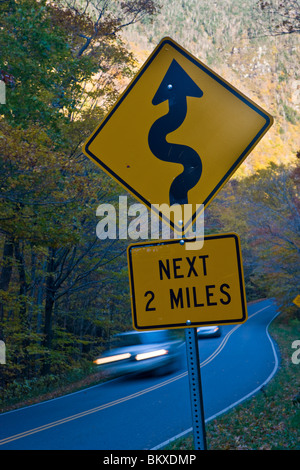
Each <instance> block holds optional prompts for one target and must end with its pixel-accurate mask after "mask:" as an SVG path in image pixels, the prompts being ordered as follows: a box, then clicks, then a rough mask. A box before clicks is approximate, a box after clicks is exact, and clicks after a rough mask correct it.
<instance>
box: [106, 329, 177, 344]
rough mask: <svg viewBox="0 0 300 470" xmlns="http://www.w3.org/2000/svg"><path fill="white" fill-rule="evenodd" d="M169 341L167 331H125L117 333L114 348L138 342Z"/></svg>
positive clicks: (113, 342)
mask: <svg viewBox="0 0 300 470" xmlns="http://www.w3.org/2000/svg"><path fill="white" fill-rule="evenodd" d="M164 341H168V335H167V332H166V331H145V332H143V333H135V332H132V333H125V334H121V335H116V336H115V337H114V339H113V341H112V348H124V347H126V346H135V345H137V344H151V343H162V342H164Z"/></svg>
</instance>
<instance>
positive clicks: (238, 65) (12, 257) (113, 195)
mask: <svg viewBox="0 0 300 470" xmlns="http://www.w3.org/2000/svg"><path fill="white" fill-rule="evenodd" d="M160 3H162V2H160ZM0 30H1V35H0V51H1V52H0V54H1V55H0V71H1V72H0V73H1V75H0V79H1V80H2V81H3V82H4V83H5V90H6V100H5V103H1V104H0V142H1V156H0V167H1V172H0V184H1V192H0V340H2V341H4V342H5V345H6V364H0V380H1V383H0V386H1V390H0V399H2V400H4V397H5V396H6V397H7V396H13V395H14V394H15V395H18V394H20V393H22V391H24V390H25V391H26V390H28V389H30V388H32V387H37V386H38V385H39V384H43V385H44V386H48V385H49V384H53V383H58V381H59V380H60V379H61V378H62V377H67V376H69V375H70V376H72V377H73V378H74V377H75V376H76V374H78V376H79V375H80V374H88V373H89V372H91V370H92V360H93V358H94V356H95V355H97V354H98V353H99V352H101V351H102V350H103V349H104V348H105V347H107V346H108V345H109V342H110V339H111V337H112V335H113V334H114V333H116V332H120V331H124V330H128V329H131V328H132V321H131V309H130V293H129V282H128V271H127V258H126V249H127V246H128V243H129V240H125V239H114V240H109V239H107V240H100V239H99V238H97V236H96V225H97V222H98V218H97V216H96V210H97V207H98V206H99V204H101V203H114V202H115V203H116V207H117V201H118V198H119V196H120V195H125V194H126V193H125V191H124V190H123V189H121V188H120V187H119V186H118V185H117V184H116V183H115V182H114V181H113V180H112V179H111V178H110V177H108V176H107V175H106V174H105V173H104V172H103V171H102V170H100V169H99V168H98V167H97V166H96V165H95V164H94V163H92V162H91V161H90V160H89V159H88V158H87V157H85V156H84V155H83V153H82V145H83V142H84V141H85V140H86V138H87V137H89V135H90V134H91V132H92V131H93V130H94V128H95V127H96V126H97V125H98V124H99V123H100V122H101V120H102V119H103V117H104V116H105V114H106V113H107V111H108V110H109V109H110V107H111V106H112V105H113V103H114V102H115V101H116V99H117V98H118V96H119V94H120V93H121V92H122V91H123V90H124V88H125V87H126V85H127V84H128V83H129V81H130V80H131V78H132V77H133V76H134V74H135V73H136V72H137V70H138V69H139V67H140V66H141V64H142V62H143V61H144V60H145V58H146V57H147V56H148V55H149V54H150V53H151V51H152V50H153V48H154V47H155V46H156V44H157V43H158V42H159V40H160V39H161V38H162V37H163V36H166V35H167V36H171V37H172V38H173V39H174V40H176V41H177V42H179V43H180V44H182V45H183V46H184V47H185V48H187V49H188V50H189V51H190V52H191V53H193V54H194V55H196V56H197V57H198V58H199V59H200V60H202V61H203V62H205V63H206V64H207V65H209V66H210V67H211V68H213V69H214V70H215V71H216V72H217V73H219V74H220V75H221V76H223V77H224V78H225V79H227V80H228V81H229V82H231V83H233V85H235V86H236V87H237V88H239V89H240V90H241V91H242V92H244V93H245V94H246V95H248V96H249V97H250V98H252V99H253V100H254V101H256V102H257V103H258V104H260V105H261V106H262V107H264V108H265V109H266V110H268V112H270V113H271V114H272V115H273V116H274V119H275V123H274V125H273V127H272V129H271V130H270V132H269V133H268V134H267V135H266V136H265V137H264V139H263V140H262V141H261V142H260V143H259V145H258V146H257V148H256V149H255V150H254V151H253V152H252V153H251V155H250V156H249V157H248V158H247V159H246V161H245V162H244V163H243V164H242V166H241V167H240V169H239V170H238V171H237V173H236V174H235V175H234V177H232V178H231V180H230V181H229V182H228V183H227V184H226V185H225V187H224V188H223V189H222V191H221V192H220V193H219V195H218V196H217V197H216V198H215V200H214V201H213V202H212V203H211V205H210V206H209V207H208V209H207V210H206V212H205V232H206V233H207V234H209V233H222V232H229V231H230V232H232V231H235V232H236V233H238V234H239V236H240V238H241V243H242V254H243V265H244V274H245V284H246V294H247V300H248V302H250V301H255V300H258V299H261V298H266V297H268V298H271V297H272V298H274V299H275V300H276V302H277V305H278V308H279V309H280V310H281V312H282V315H284V316H285V319H286V322H287V323H288V322H293V321H299V319H300V314H299V312H300V310H299V308H298V307H297V306H296V305H295V304H294V303H293V299H294V298H295V297H296V296H297V295H298V294H300V291H299V285H300V272H299V266H300V263H299V255H300V243H299V233H300V202H299V182H300V142H299V135H300V133H299V107H300V78H299V68H298V65H297V64H299V51H300V49H299V4H298V2H297V1H295V0H288V1H286V2H284V3H283V2H280V1H277V0H274V1H271V0H270V1H269V2H264V1H256V0H255V1H254V0H243V1H238V0H220V1H218V2H212V1H209V0H203V1H197V0H181V1H179V0H170V1H168V2H164V4H163V5H160V4H159V2H157V1H156V0H124V1H116V0H58V1H47V0H5V1H3V0H2V1H0ZM128 197H129V198H131V196H129V195H128ZM132 202H134V201H133V199H132Z"/></svg>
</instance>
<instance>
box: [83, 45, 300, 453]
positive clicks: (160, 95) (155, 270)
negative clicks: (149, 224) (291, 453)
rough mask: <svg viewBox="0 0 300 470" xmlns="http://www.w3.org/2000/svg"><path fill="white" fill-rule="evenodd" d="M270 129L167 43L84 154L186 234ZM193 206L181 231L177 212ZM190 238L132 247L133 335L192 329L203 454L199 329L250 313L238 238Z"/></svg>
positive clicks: (252, 106)
mask: <svg viewBox="0 0 300 470" xmlns="http://www.w3.org/2000/svg"><path fill="white" fill-rule="evenodd" d="M272 123H273V118H272V116H271V115H270V114H269V113H267V112H266V111H265V110H264V109H262V108H261V107H260V106H259V105H257V104H256V103H254V102H253V101H252V100H251V99H249V98H248V97H246V96H245V95H244V94H243V93H241V92H240V91H239V90H237V89H236V88H235V87H234V86H232V85H231V84H230V83H228V82H227V81H226V80H224V79H223V78H222V77H220V76H219V75H218V74H216V73H215V72H213V71H212V70H211V69H210V68H209V67H207V66H206V65H205V64H203V63H202V62H201V61H199V60H198V59H197V58H195V57H194V56H193V55H192V54H190V53H189V52H188V51H186V50H185V49H184V48H183V47H181V46H180V45H179V44H177V43H176V42H175V41H173V40H172V39H171V38H168V37H166V38H163V39H162V40H161V41H160V43H159V44H158V45H157V47H156V48H155V50H154V51H153V52H152V54H151V55H150V56H149V58H148V59H147V61H146V62H145V63H144V65H143V66H142V68H141V69H140V71H139V72H138V73H137V75H136V76H135V77H134V79H133V80H132V81H131V83H130V84H129V85H128V87H127V88H126V90H125V91H124V92H123V93H122V95H121V96H120V98H119V99H118V101H117V102H116V104H115V105H114V106H113V108H112V109H111V110H110V112H109V113H108V114H107V116H106V117H105V118H104V119H103V121H102V122H101V123H100V124H99V126H98V127H97V128H96V129H95V130H94V132H93V133H92V135H91V136H90V137H89V139H88V140H87V141H86V143H85V144H84V147H83V152H84V153H85V154H86V155H87V156H88V157H89V158H90V159H91V160H93V161H94V162H95V163H96V164H97V165H99V166H100V168H102V169H103V170H104V171H105V172H106V173H107V174H109V175H110V176H112V177H113V178H114V179H115V180H116V181H117V182H118V183H119V184H120V185H121V186H122V187H123V188H125V189H126V190H127V191H129V192H130V193H131V194H132V195H133V196H134V197H135V198H136V199H138V200H139V201H141V202H142V203H143V204H144V205H146V206H147V207H148V208H151V210H153V211H154V212H156V214H157V215H159V217H160V218H161V219H162V221H164V222H165V223H166V224H167V225H169V226H170V227H171V228H172V229H173V230H174V231H175V232H177V233H179V234H180V236H182V237H185V236H187V233H188V231H189V230H190V229H191V227H192V226H193V224H194V223H195V221H196V220H197V219H198V217H199V216H200V214H202V212H203V210H204V209H205V208H206V207H207V206H208V205H209V204H210V202H211V201H212V200H213V198H214V197H215V196H216V194H217V193H218V192H219V191H220V190H221V188H222V187H223V186H224V184H225V183H226V182H227V181H228V179H229V178H230V177H231V176H232V175H233V173H234V172H235V171H236V170H237V169H238V167H239V166H240V165H241V163H242V162H243V161H244V160H245V158H246V157H247V155H249V153H250V152H251V151H252V150H253V148H254V147H255V146H256V145H257V143H258V142H259V141H260V139H261V138H262V137H263V135H264V134H265V133H266V132H267V131H268V130H269V128H270V127H271V125H272ZM188 205H191V206H192V211H191V213H190V215H189V217H188V220H187V221H186V220H184V226H183V221H182V219H179V218H178V215H176V216H175V213H173V212H172V211H171V210H170V207H173V206H175V207H176V206H179V207H180V208H183V209H185V208H186V207H187V206H188ZM171 214H173V215H172V216H171ZM190 241H191V240H190V239H181V240H179V239H177V240H176V239H173V240H167V241H159V242H153V243H152V242H145V243H141V244H136V245H131V246H129V247H128V251H127V256H128V267H129V281H130V289H131V304H132V318H133V325H134V328H135V329H137V330H149V329H156V328H157V329H158V328H185V329H186V331H185V334H186V347H187V362H188V369H189V378H190V393H191V403H192V417H193V426H194V442H195V448H196V449H206V438H205V424H204V413H203V399H202V387H201V377H200V365H199V351H198V342H197V330H196V326H204V325H220V324H236V323H243V322H244V321H246V319H247V308H246V297H245V288H244V278H243V269H242V262H241V253H240V244H239V239H238V236H237V235H236V234H225V235H212V236H208V237H204V246H203V248H201V250H199V251H197V249H196V247H194V250H193V251H188V252H186V251H185V248H186V247H185V244H186V243H189V242H190ZM295 300H296V299H295ZM295 300H294V303H296V305H297V304H298V303H297V302H295Z"/></svg>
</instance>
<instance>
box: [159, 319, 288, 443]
mask: <svg viewBox="0 0 300 470" xmlns="http://www.w3.org/2000/svg"><path fill="white" fill-rule="evenodd" d="M256 313H259V312H256ZM256 313H255V314H256ZM255 314H254V315H255ZM279 314H280V312H277V313H276V315H275V316H274V317H273V318H272V319H271V320H270V321H269V323H268V325H267V326H266V333H267V337H268V339H269V341H270V343H271V346H272V350H273V354H274V358H275V364H274V368H273V370H272V372H271V374H270V375H269V376H268V377H267V379H266V380H265V381H264V382H263V383H262V384H260V385H259V386H258V387H256V388H255V389H254V390H252V392H250V393H248V394H247V395H245V396H244V397H243V398H240V399H239V400H238V401H236V402H235V403H232V404H231V405H230V406H227V408H224V409H223V410H221V411H219V412H218V413H216V414H214V415H212V416H210V417H209V418H207V419H206V420H205V423H208V422H209V421H212V420H213V419H215V418H217V416H220V415H222V414H224V413H227V412H228V411H229V410H231V409H232V408H234V407H235V406H237V405H239V404H240V403H242V402H243V401H245V400H247V399H248V398H250V397H251V396H253V395H255V394H256V393H257V392H258V391H259V390H260V389H261V388H262V387H263V386H264V385H266V384H267V383H268V382H270V380H271V379H272V378H273V377H274V375H275V374H276V372H277V369H278V365H279V361H278V356H277V353H276V349H275V346H274V342H273V340H272V338H271V336H270V335H269V332H268V328H269V326H270V324H271V323H272V321H273V320H274V319H275V318H276V317H277V316H278V315H279ZM254 315H252V316H254ZM192 431H193V428H192V427H191V428H189V429H186V430H185V431H183V432H181V433H180V434H177V435H176V436H173V437H171V438H170V439H168V440H167V441H164V442H162V443H161V444H158V446H155V447H152V449H150V450H159V449H161V448H162V447H165V446H167V445H168V444H171V442H173V441H175V440H176V439H180V438H181V437H183V436H185V435H186V434H189V433H191V432H192Z"/></svg>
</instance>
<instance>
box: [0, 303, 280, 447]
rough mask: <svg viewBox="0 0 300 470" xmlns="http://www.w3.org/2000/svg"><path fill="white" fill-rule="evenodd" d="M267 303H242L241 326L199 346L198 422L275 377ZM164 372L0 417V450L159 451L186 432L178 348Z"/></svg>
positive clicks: (184, 380)
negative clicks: (172, 368) (172, 367)
mask: <svg viewBox="0 0 300 470" xmlns="http://www.w3.org/2000/svg"><path fill="white" fill-rule="evenodd" d="M275 316H276V309H275V307H274V305H273V303H272V302H271V301H268V300H266V301H261V302H258V303H256V304H253V305H250V306H248V317H249V318H248V321H247V322H246V323H245V324H242V325H228V326H225V327H223V334H222V336H221V337H220V338H211V339H201V340H200V341H199V352H200V364H201V377H202V387H203V399H204V408H205V420H206V421H208V420H210V419H212V418H213V417H215V416H216V415H218V414H220V413H222V412H224V411H226V410H227V409H230V408H231V407H233V406H235V405H236V404H238V403H239V402H241V401H243V400H244V399H245V398H247V397H248V396H251V395H252V394H253V393H255V392H256V391H258V390H259V389H260V388H261V386H262V385H263V384H264V383H265V382H267V381H268V380H269V379H270V378H271V377H272V376H273V375H274V374H275V372H276V370H277V366H278V357H277V354H276V346H275V345H274V343H273V341H272V339H271V338H270V336H269V334H268V331H267V328H268V325H269V323H270V322H271V321H272V319H273V318H274V317H275ZM182 359H183V362H182V368H181V369H180V370H178V371H177V372H176V373H174V374H172V375H167V376H164V377H163V378H162V377H160V378H158V377H144V378H138V379H137V378H135V379H133V378H120V379H115V380H112V381H109V382H107V383H105V384H99V385H96V386H94V387H91V388H89V389H86V390H84V391H80V392H76V393H73V394H70V395H67V396H65V397H62V398H58V399H54V400H50V401H47V402H44V403H41V404H38V405H33V406H30V407H26V408H22V409H20V410H16V411H12V412H8V413H4V414H1V415H0V449H1V450H4V449H18V450H38V449H42V450H60V449H63V450H74V449H77V450H81V449H85V450H97V449H102V450H114V449H118V450H125V449H126V450H142V449H160V448H161V447H162V445H164V444H165V443H166V442H168V441H169V440H172V439H173V438H174V437H175V436H178V435H180V434H184V433H186V432H188V431H191V426H192V424H191V411H190V397H189V382H188V374H187V371H186V357H185V347H183V348H182Z"/></svg>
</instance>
